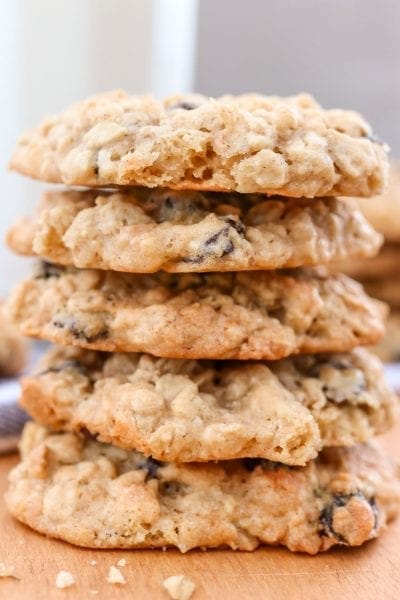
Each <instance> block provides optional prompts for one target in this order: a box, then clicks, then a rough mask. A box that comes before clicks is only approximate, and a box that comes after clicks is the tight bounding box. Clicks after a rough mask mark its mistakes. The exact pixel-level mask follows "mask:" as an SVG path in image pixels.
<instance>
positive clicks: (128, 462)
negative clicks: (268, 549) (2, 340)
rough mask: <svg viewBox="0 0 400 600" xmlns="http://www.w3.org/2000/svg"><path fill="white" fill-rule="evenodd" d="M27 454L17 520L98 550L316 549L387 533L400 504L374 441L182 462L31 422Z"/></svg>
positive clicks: (16, 475) (394, 476)
mask: <svg viewBox="0 0 400 600" xmlns="http://www.w3.org/2000/svg"><path fill="white" fill-rule="evenodd" d="M21 454H22V462H21V464H20V465H19V466H17V467H16V468H15V469H13V471H12V472H11V474H10V477H9V482H10V485H9V489H8V492H7V495H6V500H7V503H8V507H9V509H10V511H11V513H12V514H13V515H14V516H15V517H16V518H17V519H19V520H20V521H22V522H23V523H25V524H27V525H29V526H31V527H32V528H33V529H36V530H37V531H40V532H41V533H44V534H47V535H50V536H53V537H56V538H60V539H62V540H65V541H68V542H70V543H73V544H77V545H80V546H86V547H91V548H147V547H148V548H152V547H165V546H177V547H178V548H179V549H180V550H181V551H182V552H186V551H188V550H190V549H191V548H195V547H201V548H216V547H220V546H225V547H226V546H228V547H230V548H232V549H238V550H254V549H255V548H256V547H257V546H258V545H260V544H274V545H276V544H280V545H284V546H287V547H288V548H289V549H290V550H292V551H299V552H307V553H309V554H316V553H317V552H320V551H324V550H328V549H329V548H330V547H332V546H334V545H344V546H359V545H360V544H362V543H363V542H365V541H366V540H369V539H371V538H374V537H377V536H378V535H379V534H380V532H381V531H382V529H383V528H384V527H385V525H386V523H387V522H388V521H389V520H390V519H392V518H393V517H394V516H395V515H396V513H397V512H398V511H399V508H400V485H399V479H398V473H397V472H396V469H395V467H394V466H393V465H392V463H391V462H390V461H389V460H388V459H386V458H384V457H383V456H382V454H381V453H380V451H379V450H378V449H377V448H376V447H375V446H372V445H360V446H358V447H356V448H353V449H330V450H325V451H323V452H322V453H321V455H320V456H319V457H318V459H316V460H314V461H311V462H310V463H309V464H308V465H307V467H284V466H282V465H279V464H277V463H273V462H270V461H265V460H258V459H243V460H235V461H226V462H223V463H207V464H196V463H190V464H184V465H182V464H181V465H178V464H173V463H160V462H157V461H155V460H152V459H146V458H145V457H144V456H143V455H142V454H139V453H137V452H127V451H124V450H121V449H118V448H115V447H113V446H110V445H106V444H101V443H99V442H96V441H94V440H93V439H91V438H90V437H85V436H78V435H76V434H72V433H61V434H52V433H50V432H49V431H48V430H46V429H45V428H43V427H41V426H39V425H36V424H34V423H29V424H28V425H27V426H26V428H25V431H24V434H23V437H22V440H21Z"/></svg>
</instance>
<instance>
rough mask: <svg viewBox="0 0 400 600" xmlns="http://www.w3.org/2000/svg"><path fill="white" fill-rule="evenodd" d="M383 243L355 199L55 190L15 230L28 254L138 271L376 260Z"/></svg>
mask: <svg viewBox="0 0 400 600" xmlns="http://www.w3.org/2000/svg"><path fill="white" fill-rule="evenodd" d="M381 241H382V237H381V236H380V234H378V233H376V232H375V231H374V230H373V228H372V227H371V226H370V225H369V223H368V221H367V220H366V219H365V217H363V215H362V213H361V212H360V211H359V210H356V208H355V206H354V207H353V206H352V205H351V204H350V205H349V202H346V201H345V200H338V199H335V198H325V199H323V200H321V199H318V200H317V199H315V200H304V199H295V200H288V199H283V198H267V197H264V198H263V197H262V196H261V197H260V196H259V195H255V194H253V195H250V194H241V195H240V194H218V193H215V192H214V193H212V192H209V193H204V192H203V193H201V192H174V191H172V190H143V189H140V190H139V189H138V190H136V191H131V192H124V193H113V194H107V193H106V192H101V193H98V192H92V191H90V192H77V191H66V192H57V191H53V192H47V193H46V194H45V195H44V197H43V199H42V202H41V204H40V206H39V210H38V214H37V215H36V216H35V217H33V218H30V219H29V218H25V219H22V220H21V221H20V222H18V223H17V224H16V225H15V226H14V227H13V228H12V229H11V230H10V231H9V233H8V243H9V245H10V247H11V248H12V249H14V250H15V251H17V252H19V253H21V254H28V255H29V254H37V255H38V256H41V257H42V258H46V259H48V260H50V261H51V262H54V263H58V264H63V265H73V266H75V267H79V268H91V269H108V270H111V271H125V272H130V273H153V272H156V271H160V270H164V271H169V272H175V273H177V272H201V271H240V270H254V269H278V268H286V267H298V266H308V265H317V264H323V263H327V262H330V261H332V260H340V259H344V258H346V257H367V256H373V255H375V254H376V253H377V251H378V249H379V247H380V244H381Z"/></svg>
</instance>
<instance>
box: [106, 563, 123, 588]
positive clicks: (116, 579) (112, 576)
mask: <svg viewBox="0 0 400 600" xmlns="http://www.w3.org/2000/svg"><path fill="white" fill-rule="evenodd" d="M107 581H108V583H114V584H117V585H118V584H120V585H125V583H126V579H125V577H124V576H123V575H122V573H121V571H120V570H119V569H117V567H110V570H109V572H108V575H107Z"/></svg>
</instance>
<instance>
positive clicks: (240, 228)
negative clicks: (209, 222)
mask: <svg viewBox="0 0 400 600" xmlns="http://www.w3.org/2000/svg"><path fill="white" fill-rule="evenodd" d="M225 221H226V222H227V223H228V225H230V226H231V227H233V228H234V229H236V231H237V232H238V233H240V235H242V234H243V233H244V232H245V231H246V227H245V225H244V223H243V222H242V221H241V220H240V219H232V218H231V217H227V218H226V219H225Z"/></svg>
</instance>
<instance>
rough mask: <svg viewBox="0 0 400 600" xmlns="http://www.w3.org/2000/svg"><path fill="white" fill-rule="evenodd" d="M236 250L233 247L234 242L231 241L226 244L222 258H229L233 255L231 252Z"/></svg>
mask: <svg viewBox="0 0 400 600" xmlns="http://www.w3.org/2000/svg"><path fill="white" fill-rule="evenodd" d="M234 249H235V246H234V245H233V242H232V240H229V242H228V243H227V244H226V246H225V247H224V248H223V250H222V254H221V258H222V257H223V256H227V255H228V254H231V252H233V251H234Z"/></svg>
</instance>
